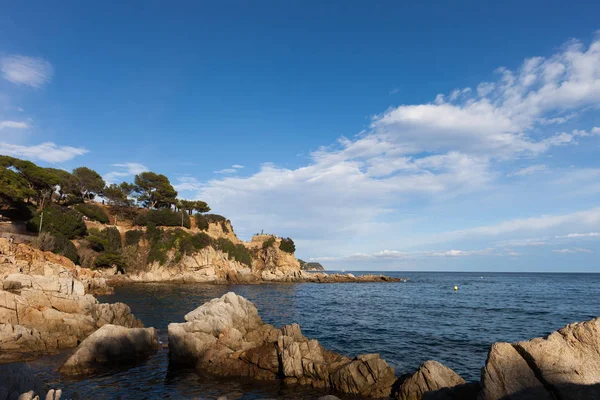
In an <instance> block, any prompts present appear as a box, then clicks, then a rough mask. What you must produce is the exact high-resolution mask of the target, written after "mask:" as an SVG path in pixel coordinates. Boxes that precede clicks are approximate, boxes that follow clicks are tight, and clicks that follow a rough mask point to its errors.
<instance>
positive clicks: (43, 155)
mask: <svg viewBox="0 0 600 400" xmlns="http://www.w3.org/2000/svg"><path fill="white" fill-rule="evenodd" d="M88 152H89V150H87V149H85V148H83V147H71V146H58V145H56V144H55V143H52V142H47V143H42V144H38V145H34V146H22V145H16V144H9V143H0V154H5V155H9V156H13V157H19V158H25V159H29V160H41V161H47V162H51V163H57V162H64V161H68V160H71V159H73V158H75V157H77V156H81V155H84V154H87V153H88Z"/></svg>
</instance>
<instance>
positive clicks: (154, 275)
mask: <svg viewBox="0 0 600 400" xmlns="http://www.w3.org/2000/svg"><path fill="white" fill-rule="evenodd" d="M129 278H130V279H132V280H134V281H140V282H165V281H178V282H216V283H226V282H238V281H240V282H251V281H255V280H257V278H256V277H254V276H253V274H252V269H251V268H249V267H248V266H246V265H245V264H242V263H240V262H238V261H235V260H230V259H229V257H228V255H227V254H226V253H223V252H222V251H219V250H215V249H214V248H213V247H211V246H209V247H206V248H204V249H202V250H199V251H197V252H196V253H194V254H192V255H185V256H183V257H182V258H181V260H180V261H179V262H178V263H175V264H171V265H160V264H158V263H156V262H155V263H153V264H151V265H150V267H149V269H148V270H147V271H145V272H141V273H138V274H135V275H129Z"/></svg>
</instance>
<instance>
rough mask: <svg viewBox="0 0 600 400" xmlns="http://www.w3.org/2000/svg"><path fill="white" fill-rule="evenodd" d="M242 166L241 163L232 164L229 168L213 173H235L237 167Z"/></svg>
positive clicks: (240, 167)
mask: <svg viewBox="0 0 600 400" xmlns="http://www.w3.org/2000/svg"><path fill="white" fill-rule="evenodd" d="M242 168H244V166H243V165H239V164H234V165H232V166H231V168H224V169H221V170H218V171H214V173H215V174H235V173H236V172H238V170H239V169H242Z"/></svg>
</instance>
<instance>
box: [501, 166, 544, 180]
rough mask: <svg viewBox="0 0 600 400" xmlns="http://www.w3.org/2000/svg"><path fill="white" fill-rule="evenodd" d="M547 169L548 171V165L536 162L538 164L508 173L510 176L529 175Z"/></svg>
mask: <svg viewBox="0 0 600 400" xmlns="http://www.w3.org/2000/svg"><path fill="white" fill-rule="evenodd" d="M546 171H548V167H547V166H545V165H544V164H536V165H531V166H529V167H525V168H521V169H518V170H516V171H514V172H511V173H510V174H508V176H509V177H511V176H528V175H533V174H536V173H538V172H546Z"/></svg>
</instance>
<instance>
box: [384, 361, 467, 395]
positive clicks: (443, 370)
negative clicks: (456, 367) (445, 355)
mask: <svg viewBox="0 0 600 400" xmlns="http://www.w3.org/2000/svg"><path fill="white" fill-rule="evenodd" d="M400 381H401V383H400V387H399V389H398V392H397V394H396V396H395V397H396V398H397V399H399V400H421V399H426V398H427V397H429V398H431V397H432V395H433V393H432V392H436V391H439V390H441V389H443V388H452V387H455V386H458V385H464V384H465V383H466V382H465V380H464V379H463V378H462V377H461V376H460V375H458V374H457V373H456V372H454V371H453V370H451V369H450V368H448V367H446V366H445V365H442V364H440V363H439V362H437V361H426V362H425V363H423V365H421V366H420V367H419V369H418V370H417V371H416V372H415V373H414V374H412V375H407V376H403V377H402V378H400ZM426 394H429V396H426Z"/></svg>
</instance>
